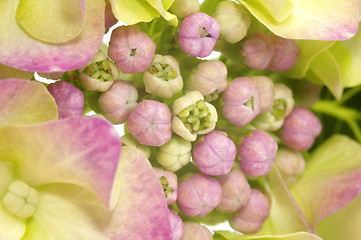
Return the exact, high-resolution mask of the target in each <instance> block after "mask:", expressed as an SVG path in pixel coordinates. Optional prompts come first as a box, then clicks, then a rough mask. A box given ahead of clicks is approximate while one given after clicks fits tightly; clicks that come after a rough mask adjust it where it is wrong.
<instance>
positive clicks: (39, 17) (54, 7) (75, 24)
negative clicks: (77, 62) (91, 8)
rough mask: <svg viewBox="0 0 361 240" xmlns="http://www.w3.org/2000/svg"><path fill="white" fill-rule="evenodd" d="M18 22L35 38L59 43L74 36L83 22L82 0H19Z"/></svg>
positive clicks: (78, 32)
mask: <svg viewBox="0 0 361 240" xmlns="http://www.w3.org/2000/svg"><path fill="white" fill-rule="evenodd" d="M16 19H17V21H18V23H19V24H20V25H21V26H22V27H23V28H24V29H25V30H26V31H27V33H29V34H30V35H31V36H33V37H34V38H36V39H38V40H41V41H44V42H50V43H62V42H66V41H69V40H71V39H74V38H76V37H77V36H78V35H79V34H80V33H81V31H82V30H83V27H84V25H85V22H86V7H85V0H20V3H19V6H18V9H17V11H16Z"/></svg>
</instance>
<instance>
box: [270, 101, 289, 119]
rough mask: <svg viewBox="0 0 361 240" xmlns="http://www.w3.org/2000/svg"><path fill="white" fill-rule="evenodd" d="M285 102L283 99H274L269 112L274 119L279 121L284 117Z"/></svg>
mask: <svg viewBox="0 0 361 240" xmlns="http://www.w3.org/2000/svg"><path fill="white" fill-rule="evenodd" d="M286 105H287V102H286V100H284V99H276V100H275V101H274V103H273V108H272V110H271V114H272V115H273V116H274V117H275V119H276V120H277V121H278V120H281V119H283V118H284V117H285V115H286V107H287V106H286Z"/></svg>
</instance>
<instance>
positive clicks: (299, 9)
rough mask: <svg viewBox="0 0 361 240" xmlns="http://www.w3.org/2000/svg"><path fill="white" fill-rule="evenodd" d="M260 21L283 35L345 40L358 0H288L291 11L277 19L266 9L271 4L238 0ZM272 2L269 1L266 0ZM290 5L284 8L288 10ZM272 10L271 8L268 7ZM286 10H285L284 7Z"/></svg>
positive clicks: (352, 31) (354, 22) (356, 13)
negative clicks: (291, 6)
mask: <svg viewBox="0 0 361 240" xmlns="http://www.w3.org/2000/svg"><path fill="white" fill-rule="evenodd" d="M239 2H241V3H242V4H243V5H244V6H245V7H246V8H247V9H248V10H249V11H250V12H251V13H252V14H253V15H254V16H255V17H256V18H257V19H258V20H259V21H260V22H262V23H263V24H264V25H266V26H267V27H268V28H269V29H270V30H271V31H272V32H274V33H275V34H276V35H279V36H281V37H284V38H293V39H314V40H345V39H349V38H350V37H352V36H353V35H355V34H356V32H357V30H358V20H359V16H360V10H359V4H358V1H342V0H319V1H313V0H290V3H289V4H292V5H293V8H292V13H291V14H289V16H288V17H287V18H285V19H284V20H282V19H283V18H284V16H287V14H286V15H284V14H282V15H281V16H283V17H281V18H279V19H278V20H282V21H277V20H276V19H275V18H274V17H273V16H272V15H271V14H270V12H269V11H268V9H273V8H270V6H272V5H264V4H262V2H261V1H259V4H254V0H239ZM267 2H273V1H267ZM277 2H282V1H281V0H279V1H277ZM289 10H290V9H288V11H289ZM271 12H272V11H271ZM286 13H287V11H286Z"/></svg>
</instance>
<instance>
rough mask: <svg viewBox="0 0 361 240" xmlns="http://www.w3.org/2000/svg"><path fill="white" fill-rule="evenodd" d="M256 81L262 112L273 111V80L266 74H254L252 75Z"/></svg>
mask: <svg viewBox="0 0 361 240" xmlns="http://www.w3.org/2000/svg"><path fill="white" fill-rule="evenodd" d="M251 79H252V80H253V82H254V83H255V85H256V87H257V90H258V92H259V95H260V100H261V113H266V112H269V111H271V109H272V107H273V98H274V91H273V81H272V80H271V79H270V78H269V77H266V76H254V77H251Z"/></svg>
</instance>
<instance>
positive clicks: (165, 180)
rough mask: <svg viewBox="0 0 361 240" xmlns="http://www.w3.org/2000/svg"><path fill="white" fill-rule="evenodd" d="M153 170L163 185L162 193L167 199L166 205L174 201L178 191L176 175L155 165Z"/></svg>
mask: <svg viewBox="0 0 361 240" xmlns="http://www.w3.org/2000/svg"><path fill="white" fill-rule="evenodd" d="M153 171H154V173H155V175H156V177H157V178H158V179H159V181H160V184H161V185H162V187H163V191H164V195H165V197H166V199H167V205H171V204H173V203H175V202H176V200H177V193H178V182H177V175H175V174H174V173H172V172H169V171H166V170H163V169H160V168H155V167H153Z"/></svg>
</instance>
